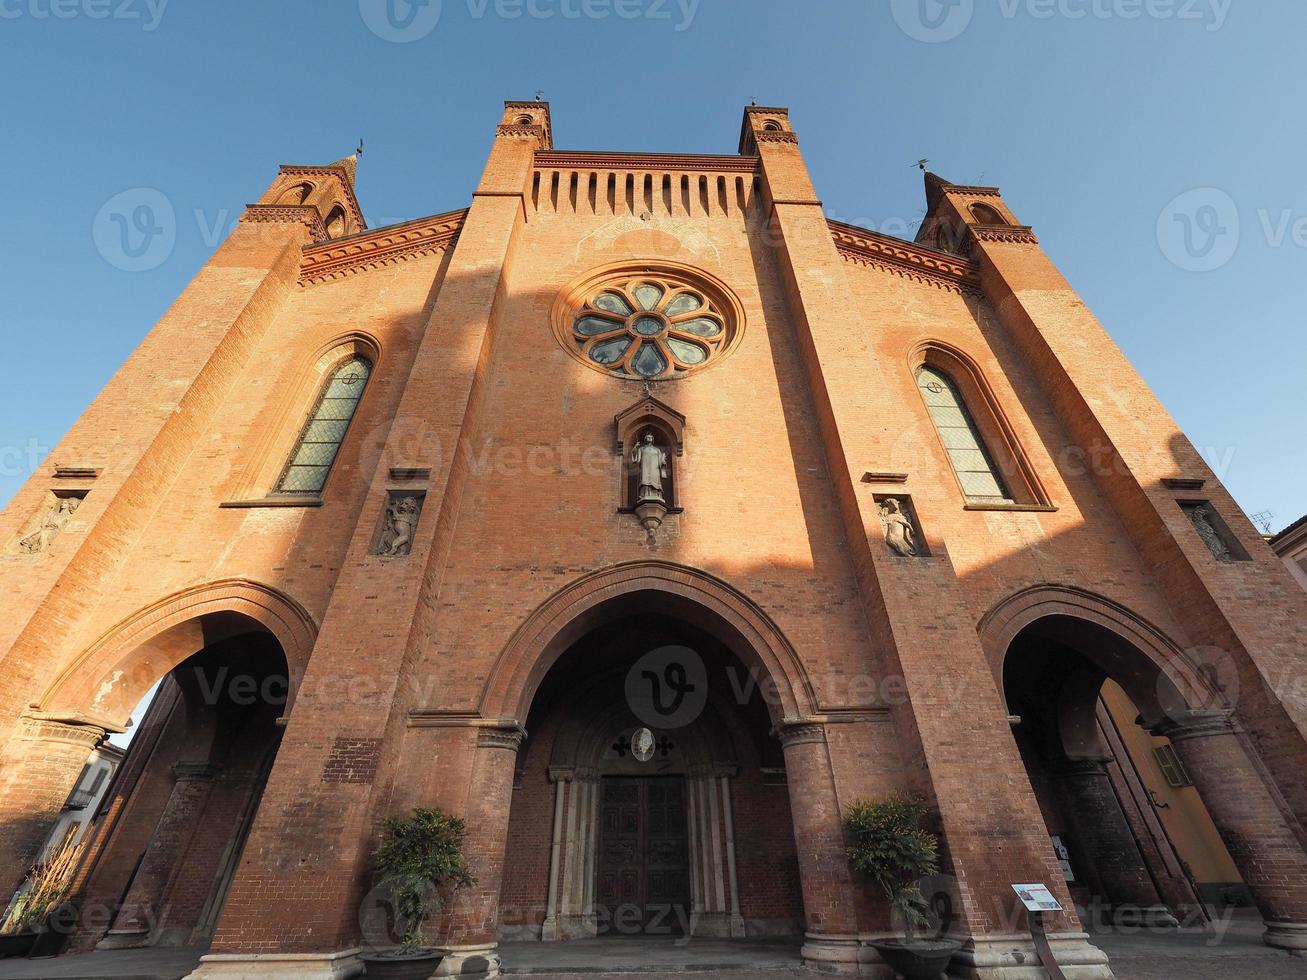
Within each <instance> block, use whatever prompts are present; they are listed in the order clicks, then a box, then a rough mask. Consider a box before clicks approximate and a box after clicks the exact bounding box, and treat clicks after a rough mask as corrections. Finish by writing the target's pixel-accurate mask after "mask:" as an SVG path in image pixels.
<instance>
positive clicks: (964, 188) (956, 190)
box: [944, 182, 1003, 197]
mask: <svg viewBox="0 0 1307 980" xmlns="http://www.w3.org/2000/svg"><path fill="white" fill-rule="evenodd" d="M944 189H945V190H946V191H948V192H949V193H950V194H966V195H968V196H970V197H1002V196H1003V192H1002V191H1000V190H999V189H998V188H997V187H982V186H980V185H978V184H950V183H948V182H945V184H944Z"/></svg>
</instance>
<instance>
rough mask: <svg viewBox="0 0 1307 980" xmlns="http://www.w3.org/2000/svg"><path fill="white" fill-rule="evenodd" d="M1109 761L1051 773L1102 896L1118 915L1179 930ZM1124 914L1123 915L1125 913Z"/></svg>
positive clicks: (1079, 764)
mask: <svg viewBox="0 0 1307 980" xmlns="http://www.w3.org/2000/svg"><path fill="white" fill-rule="evenodd" d="M1107 761H1108V760H1106V759H1084V760H1080V761H1073V762H1070V763H1068V764H1067V765H1066V766H1064V767H1063V768H1061V769H1060V770H1057V771H1055V772H1054V773H1053V778H1054V779H1055V781H1056V782H1057V785H1058V787H1059V788H1060V789H1061V791H1062V797H1063V800H1064V802H1065V805H1066V813H1067V816H1068V817H1069V818H1070V821H1071V825H1072V827H1074V828H1075V835H1076V838H1077V841H1078V843H1079V846H1080V848H1081V849H1082V850H1083V851H1084V853H1085V854H1086V856H1087V857H1088V859H1089V862H1090V863H1091V864H1092V867H1091V868H1090V869H1089V870H1090V872H1091V874H1093V875H1094V876H1096V877H1097V879H1098V885H1099V886H1100V888H1101V890H1102V892H1103V894H1102V895H1101V896H1100V897H1101V898H1103V899H1104V900H1105V901H1107V903H1108V904H1109V905H1111V906H1112V907H1113V910H1114V911H1116V910H1118V909H1120V907H1121V906H1133V907H1134V908H1133V912H1134V914H1135V916H1136V920H1137V918H1138V916H1141V915H1142V916H1144V917H1145V918H1146V919H1147V921H1148V922H1150V923H1151V924H1155V925H1159V926H1175V925H1178V923H1177V922H1176V920H1175V917H1174V916H1172V915H1171V913H1170V912H1169V911H1168V910H1167V909H1166V907H1165V906H1164V905H1163V904H1162V898H1161V896H1160V895H1158V893H1157V888H1156V886H1155V885H1154V884H1153V881H1152V878H1151V877H1150V876H1149V874H1148V869H1147V867H1146V866H1145V865H1144V858H1143V855H1142V854H1141V853H1140V851H1139V845H1138V844H1137V843H1136V841H1135V836H1134V833H1133V832H1132V831H1131V830H1130V824H1129V823H1128V822H1127V821H1126V818H1125V813H1124V812H1122V810H1121V804H1120V801H1119V800H1118V799H1117V796H1116V791H1115V790H1114V789H1113V788H1112V777H1111V775H1110V774H1109V773H1108V771H1107ZM1121 911H1122V913H1123V914H1125V910H1123V909H1121Z"/></svg>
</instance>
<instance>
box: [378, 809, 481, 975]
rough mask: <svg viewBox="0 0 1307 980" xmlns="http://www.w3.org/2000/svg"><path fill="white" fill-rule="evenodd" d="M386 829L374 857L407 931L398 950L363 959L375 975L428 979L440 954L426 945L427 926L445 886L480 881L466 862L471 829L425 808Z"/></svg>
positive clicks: (401, 925)
mask: <svg viewBox="0 0 1307 980" xmlns="http://www.w3.org/2000/svg"><path fill="white" fill-rule="evenodd" d="M381 830H382V839H381V843H380V844H378V845H377V848H376V850H375V851H373V853H372V859H373V863H374V864H375V865H376V868H377V872H378V874H379V883H380V884H382V885H385V886H388V887H389V888H390V889H391V892H392V895H393V897H394V903H395V918H396V925H397V926H398V927H399V928H401V929H402V930H403V933H402V938H401V940H400V945H399V946H398V947H397V948H395V949H390V950H384V951H382V952H377V953H365V954H364V955H363V962H364V964H365V965H366V967H367V975H368V976H369V977H383V978H386V980H426V978H427V977H429V976H431V974H432V973H433V972H434V971H435V968H436V966H437V965H438V963H439V962H440V954H439V953H436V952H434V951H433V950H430V949H428V948H427V947H426V946H425V945H424V943H425V940H424V938H423V935H422V927H423V925H424V924H425V923H426V921H427V920H428V919H430V918H431V917H432V916H433V915H435V914H436V913H437V912H439V911H440V908H441V898H440V890H441V889H442V888H462V887H463V886H465V885H474V884H476V879H475V878H474V877H472V875H471V873H470V872H469V871H468V870H467V868H466V866H465V865H464V863H463V838H464V837H465V836H466V835H467V828H466V826H465V825H464V823H463V821H462V820H461V819H459V818H458V817H451V816H450V815H449V814H447V813H445V812H443V811H441V810H437V809H421V808H419V809H416V810H414V811H413V813H412V814H411V815H410V816H407V817H387V818H386V819H385V820H384V821H382V825H381Z"/></svg>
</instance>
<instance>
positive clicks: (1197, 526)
mask: <svg viewBox="0 0 1307 980" xmlns="http://www.w3.org/2000/svg"><path fill="white" fill-rule="evenodd" d="M1186 510H1188V511H1189V520H1190V521H1192V522H1193V526H1194V530H1195V531H1197V532H1198V536H1199V537H1200V538H1202V539H1203V543H1204V544H1206V545H1207V548H1208V550H1209V551H1211V553H1212V557H1213V558H1215V559H1216V560H1217V561H1234V560H1235V559H1234V553H1233V552H1231V551H1230V546H1229V545H1228V544H1226V543H1225V539H1224V538H1223V537H1221V532H1220V531H1218V530H1217V529H1216V524H1215V522H1214V521H1213V519H1212V512H1211V508H1210V507H1209V506H1208V505H1207V504H1199V505H1198V506H1196V507H1188V508H1186Z"/></svg>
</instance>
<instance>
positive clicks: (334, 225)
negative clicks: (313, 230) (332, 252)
mask: <svg viewBox="0 0 1307 980" xmlns="http://www.w3.org/2000/svg"><path fill="white" fill-rule="evenodd" d="M323 223H324V224H325V225H326V228H327V237H328V238H343V237H344V236H345V228H346V225H345V209H344V208H342V207H341V206H340V205H339V204H337V205H336V206H335V207H334V208H332V209H331V213H330V214H328V215H327V220H326V221H325V222H323Z"/></svg>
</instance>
